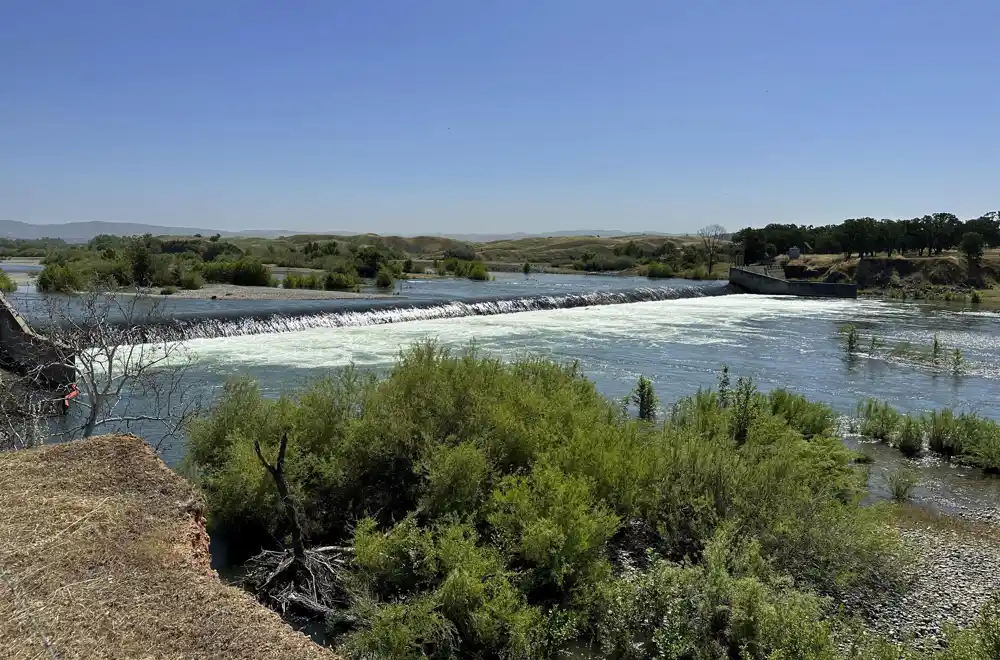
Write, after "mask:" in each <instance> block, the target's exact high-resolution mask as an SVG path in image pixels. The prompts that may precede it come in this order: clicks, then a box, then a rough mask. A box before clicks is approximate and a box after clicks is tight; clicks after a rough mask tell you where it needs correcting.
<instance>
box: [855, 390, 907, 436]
mask: <svg viewBox="0 0 1000 660" xmlns="http://www.w3.org/2000/svg"><path fill="white" fill-rule="evenodd" d="M858 417H859V418H861V426H860V432H861V435H863V436H866V437H868V438H871V439H873V440H881V441H883V442H889V441H890V440H892V439H893V438H894V437H895V435H896V430H897V429H898V428H899V425H900V423H901V422H902V417H903V416H902V415H901V414H900V413H899V412H898V411H897V410H896V409H895V408H893V407H892V406H890V405H889V404H888V403H886V402H884V401H879V400H878V399H866V400H865V401H862V402H861V403H859V404H858Z"/></svg>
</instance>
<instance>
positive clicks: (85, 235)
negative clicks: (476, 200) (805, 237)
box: [0, 220, 667, 243]
mask: <svg viewBox="0 0 1000 660" xmlns="http://www.w3.org/2000/svg"><path fill="white" fill-rule="evenodd" d="M101 234H111V235H113V236H141V235H143V234H152V235H154V236H191V235H193V234H201V235H203V236H212V235H213V234H222V235H223V236H251V237H258V238H274V237H277V236H292V235H295V234H315V235H331V236H353V235H356V234H357V232H347V231H325V232H317V231H308V232H306V231H292V230H288V229H251V230H247V231H240V232H233V231H222V230H217V229H204V228H201V229H199V228H196V227H165V226H162V225H144V224H139V223H133V222H67V223H65V224H50V225H35V224H29V223H27V222H18V221H16V220H0V237H2V238H19V239H23V240H33V239H39V238H61V239H63V240H64V241H66V242H67V243H86V242H87V241H89V240H90V239H92V238H93V237H95V236H99V235H101ZM638 234H645V235H647V236H666V235H667V234H663V233H660V232H638V231H621V230H617V229H577V230H571V231H555V232H538V233H530V234H529V233H525V232H510V233H496V234H485V233H484V234H447V233H438V234H423V235H424V236H439V237H445V238H452V239H456V240H460V241H471V242H475V243H486V242H488V241H505V240H516V239H519V238H539V237H545V236H600V237H602V238H609V237H615V236H634V235H638Z"/></svg>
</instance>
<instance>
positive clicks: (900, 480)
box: [886, 468, 920, 502]
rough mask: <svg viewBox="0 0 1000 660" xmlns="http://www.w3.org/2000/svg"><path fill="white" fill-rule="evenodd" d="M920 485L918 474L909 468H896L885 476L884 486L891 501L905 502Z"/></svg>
mask: <svg viewBox="0 0 1000 660" xmlns="http://www.w3.org/2000/svg"><path fill="white" fill-rule="evenodd" d="M919 483H920V473H919V472H917V471H916V470H913V469H911V468H898V469H896V470H893V471H891V472H889V474H888V475H887V476H886V486H887V487H888V489H889V494H890V495H892V499H894V500H896V501H897V502H905V501H907V500H908V499H910V496H911V495H912V494H913V489H914V488H916V487H917V485H918V484H919Z"/></svg>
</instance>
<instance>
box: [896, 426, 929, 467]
mask: <svg viewBox="0 0 1000 660" xmlns="http://www.w3.org/2000/svg"><path fill="white" fill-rule="evenodd" d="M895 445H896V449H898V450H899V451H900V453H901V454H903V456H906V457H908V458H914V457H916V456H919V455H920V452H921V451H922V450H923V448H924V426H923V424H922V423H921V421H920V419H919V418H917V417H914V416H912V415H904V416H903V417H902V423H900V424H899V425H898V430H897V431H896V438H895Z"/></svg>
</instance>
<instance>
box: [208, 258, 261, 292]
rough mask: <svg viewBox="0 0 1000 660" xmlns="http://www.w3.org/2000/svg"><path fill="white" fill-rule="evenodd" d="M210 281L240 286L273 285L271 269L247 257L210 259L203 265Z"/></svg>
mask: <svg viewBox="0 0 1000 660" xmlns="http://www.w3.org/2000/svg"><path fill="white" fill-rule="evenodd" d="M202 274H203V275H204V277H205V280H207V281H208V282H218V283H222V284H236V285H238V286H271V283H272V282H271V279H272V278H271V271H269V270H268V268H267V266H265V265H264V264H263V263H261V262H260V261H259V260H257V259H253V258H249V257H245V258H243V259H238V260H236V261H210V262H207V263H205V264H204V266H203V267H202Z"/></svg>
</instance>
